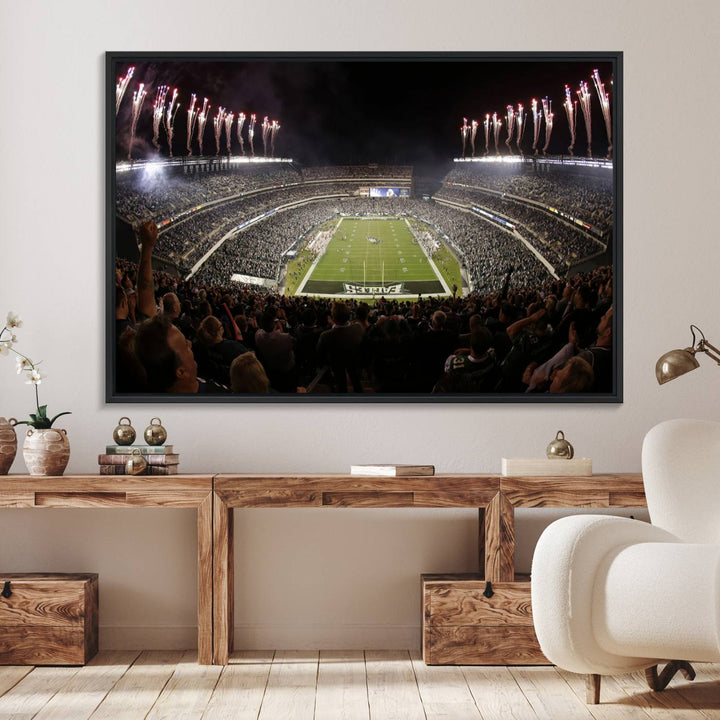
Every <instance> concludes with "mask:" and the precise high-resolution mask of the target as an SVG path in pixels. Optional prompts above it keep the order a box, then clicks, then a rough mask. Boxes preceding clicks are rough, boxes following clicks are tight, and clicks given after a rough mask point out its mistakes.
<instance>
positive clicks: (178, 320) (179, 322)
mask: <svg viewBox="0 0 720 720" xmlns="http://www.w3.org/2000/svg"><path fill="white" fill-rule="evenodd" d="M162 307H163V313H165V315H169V316H170V319H171V320H172V322H173V325H175V326H176V327H177V328H178V329H179V330H180V332H181V333H182V334H183V335H184V336H185V337H186V338H188V339H190V338H192V337H193V335H194V330H193V327H192V323H191V322H190V318H189V317H188V316H187V314H185V313H183V312H182V306H181V304H180V300H179V298H178V296H177V295H176V294H175V293H174V292H167V293H165V294H164V295H163V296H162ZM190 307H191V308H192V305H191V306H190Z"/></svg>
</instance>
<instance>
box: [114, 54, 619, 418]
mask: <svg viewBox="0 0 720 720" xmlns="http://www.w3.org/2000/svg"><path fill="white" fill-rule="evenodd" d="M268 63H271V64H273V65H276V66H283V67H284V68H286V69H287V71H288V72H290V74H291V75H292V72H293V68H299V67H300V65H301V64H302V65H303V66H304V67H305V66H308V65H313V64H317V65H321V64H343V65H345V64H356V65H360V64H363V63H365V64H368V65H372V67H373V69H374V72H375V73H376V75H377V77H378V78H379V79H380V78H383V77H386V76H392V75H393V74H394V72H395V71H396V70H397V68H399V67H401V66H405V67H406V68H407V67H408V66H409V65H408V64H410V66H411V67H412V68H413V69H414V70H416V72H417V78H418V81H417V84H416V85H415V86H413V87H412V88H410V87H399V88H398V93H399V94H400V95H403V94H407V93H410V92H412V93H419V92H423V93H429V94H430V95H431V96H432V93H433V92H434V91H433V83H432V82H428V78H432V79H436V78H437V77H438V76H439V75H440V74H442V71H443V69H444V68H446V67H452V68H453V69H454V68H458V67H461V66H466V67H467V73H468V76H467V77H468V78H470V77H471V76H475V77H476V78H479V77H480V76H482V75H483V72H481V71H483V70H484V69H490V68H493V69H497V68H498V67H505V68H506V69H507V70H508V72H506V73H500V75H501V76H502V78H506V77H507V76H508V74H510V73H509V71H510V70H512V69H513V68H517V69H518V74H519V75H522V78H523V80H522V83H521V84H523V85H526V84H527V82H528V77H527V74H528V73H527V70H528V68H535V69H536V72H537V76H538V86H542V87H544V86H545V85H544V83H546V82H550V80H548V79H547V78H548V77H549V76H550V75H552V73H551V72H550V71H551V70H552V71H553V72H556V71H557V70H558V68H561V67H563V66H564V67H566V69H567V75H568V77H567V81H566V82H567V83H568V84H571V87H572V96H573V97H575V96H576V90H577V88H578V83H579V81H581V80H582V81H585V82H587V83H588V84H589V88H590V92H591V94H592V110H591V112H592V113H593V114H592V115H591V121H590V122H591V127H592V131H593V138H594V139H593V144H592V150H591V145H590V143H587V146H588V151H587V155H591V156H592V158H585V159H583V157H582V155H581V152H582V150H581V146H582V143H583V142H586V141H587V137H586V133H585V131H584V130H583V115H582V114H581V107H579V106H577V105H576V108H575V118H576V120H575V121H576V123H577V124H576V130H575V133H576V138H577V139H576V143H577V147H578V153H577V155H575V156H574V157H573V156H569V155H568V154H567V153H552V152H550V153H549V154H548V156H545V157H544V156H543V155H542V154H539V153H538V154H535V153H534V152H531V149H530V144H529V142H528V141H527V140H525V138H526V137H527V136H524V138H523V141H522V144H523V148H524V157H525V159H526V160H527V161H529V162H532V161H533V158H534V159H535V163H543V162H546V163H547V164H548V166H549V163H550V160H552V159H556V160H557V161H558V166H562V165H563V164H564V165H565V166H566V167H569V166H571V163H574V162H576V161H577V162H578V163H579V164H581V165H583V167H585V166H587V167H589V166H590V162H589V160H590V159H594V161H596V162H597V163H599V164H600V165H602V164H603V163H604V162H606V161H607V158H601V157H600V155H602V153H603V150H602V148H603V146H605V147H608V146H611V149H612V157H611V160H610V161H609V162H611V168H607V167H606V168H605V172H611V174H612V208H611V211H612V219H611V220H610V221H609V229H608V231H607V232H606V234H605V235H604V236H603V239H604V240H605V243H606V252H605V256H604V257H605V265H606V266H607V265H609V266H610V268H611V274H612V307H613V309H614V312H613V330H612V346H611V348H610V354H611V358H612V360H611V386H610V389H609V391H602V392H579V393H572V392H570V393H561V394H553V393H548V392H535V393H532V392H505V391H502V390H501V391H498V392H453V393H446V392H440V393H432V392H426V391H423V392H418V391H409V392H404V391H403V392H396V391H389V392H364V393H353V392H349V393H337V392H321V393H317V392H311V393H295V392H272V393H269V394H255V393H244V394H243V393H240V394H237V393H230V392H222V393H201V394H192V393H164V392H157V391H149V392H142V391H138V390H123V391H121V390H119V389H118V385H117V379H118V364H119V359H118V352H117V343H116V340H117V335H116V316H115V301H116V292H115V286H116V281H117V274H116V260H117V259H118V258H119V257H124V255H123V253H124V252H125V250H126V249H127V248H128V247H130V248H132V246H133V238H135V239H136V236H134V235H133V232H132V225H131V224H130V223H127V222H126V223H124V225H123V226H122V228H121V221H119V220H118V213H117V199H118V195H117V192H118V172H120V170H119V168H120V166H121V164H123V163H124V162H125V159H124V158H122V152H123V149H119V148H122V143H121V142H120V137H121V135H124V136H127V132H128V128H127V122H128V106H129V105H132V94H133V88H134V87H136V83H140V82H142V81H143V79H145V81H146V82H145V86H146V89H147V90H148V95H147V97H146V99H145V104H144V109H141V110H140V114H139V117H138V129H137V130H136V142H138V139H139V140H140V143H141V144H144V145H145V147H146V148H147V147H149V142H148V137H149V129H148V121H149V119H152V118H151V115H152V111H150V114H148V107H149V106H152V97H151V95H150V93H154V92H156V90H157V86H158V85H160V84H162V83H163V82H167V84H168V85H170V86H171V89H170V91H169V92H170V93H171V92H172V85H171V84H172V83H173V79H172V78H168V80H167V81H165V80H164V79H163V77H162V72H161V71H162V70H163V69H167V68H168V67H173V66H176V68H177V69H178V71H179V72H178V73H177V75H182V72H180V71H181V70H182V69H183V68H185V69H186V70H187V68H188V67H192V69H193V72H194V73H195V74H196V75H197V73H198V68H199V69H200V71H202V67H203V65H206V66H207V68H212V72H209V73H208V78H212V80H213V82H216V83H219V82H220V80H219V77H220V76H221V75H222V73H220V74H219V75H218V72H217V68H218V67H222V66H226V67H227V68H228V69H229V68H233V69H234V70H237V71H238V72H239V71H240V70H242V73H240V74H241V75H242V77H243V78H244V80H243V82H249V81H247V78H248V77H249V76H250V77H251V76H252V75H253V73H252V70H253V67H254V65H255V64H257V66H258V67H259V66H260V65H261V64H264V65H267V64H268ZM593 65H601V66H602V67H603V69H604V72H605V73H607V80H608V81H611V82H612V90H611V102H610V107H609V117H610V120H609V122H610V127H611V141H609V138H607V137H606V135H607V133H606V129H605V127H604V126H603V125H602V122H601V120H602V117H603V116H601V115H599V113H600V110H599V109H598V97H599V90H598V94H596V93H595V89H594V88H593V86H592V81H591V78H590V77H588V73H587V68H588V67H590V66H593ZM129 66H134V67H138V68H140V70H141V72H138V73H137V74H136V75H135V76H134V78H133V79H132V81H131V83H130V84H128V86H127V89H126V91H125V95H124V96H122V98H121V102H120V108H121V112H120V113H119V114H118V111H117V107H118V105H117V92H116V91H117V85H118V82H119V79H120V78H122V77H123V76H124V75H126V74H127V68H128V67H129ZM574 68H577V70H578V72H576V73H575V72H572V70H573V69H574ZM581 70H582V75H580V71H581ZM143 73H144V74H145V75H146V76H147V77H145V78H143V77H142V75H143ZM171 74H172V73H171ZM602 79H603V80H606V77H605V76H603V78H602ZM483 82H488V83H490V84H492V78H491V79H490V80H487V79H486V80H483ZM240 84H242V83H240ZM497 84H498V83H495V85H497ZM378 85H379V86H380V85H382V83H381V82H380V81H378ZM500 85H502V83H500ZM608 86H609V85H608ZM218 87H220V86H219V85H218ZM475 87H476V88H479V89H478V91H477V95H478V97H477V100H476V102H475V104H474V105H473V106H472V107H468V108H467V111H466V112H467V113H468V117H471V116H472V114H473V113H475V114H476V116H478V117H481V116H482V113H483V112H485V111H490V110H491V109H493V108H490V107H486V105H487V103H485V104H484V103H483V98H482V95H483V93H482V89H483V88H484V87H485V86H484V85H483V84H482V82H479V81H478V82H477V83H475ZM340 90H341V88H332V91H333V92H334V93H337V92H339V91H340ZM181 92H183V93H184V94H186V95H187V94H189V93H190V92H197V94H198V96H200V95H201V93H203V92H205V90H203V89H202V88H191V87H188V88H182V90H181ZM240 92H242V90H241V91H240ZM493 92H494V93H495V97H499V96H500V94H502V92H503V90H502V87H501V88H500V89H498V87H494V89H493ZM553 92H554V91H553ZM471 94H472V93H468V97H469V96H470V95H471ZM519 94H520V93H519V92H514V91H513V89H512V88H511V87H508V88H507V101H506V102H507V104H508V105H513V104H515V103H517V102H518V101H521V100H526V101H528V102H529V100H530V98H529V97H528V98H525V97H524V96H523V97H522V98H519V97H517V96H518V95H519ZM260 95H262V93H260ZM550 99H551V100H552V101H553V104H554V107H553V110H554V115H555V118H557V119H558V120H559V121H560V122H558V123H557V124H558V125H559V126H561V127H564V130H563V132H565V133H566V134H567V133H568V129H569V125H568V123H569V118H568V117H567V116H563V110H562V107H561V103H562V99H563V87H559V88H558V91H557V93H556V96H555V97H553V98H550ZM168 100H169V93H168ZM220 102H224V101H223V100H220ZM467 104H469V105H470V104H472V103H470V102H468V103H467ZM496 106H497V103H496ZM525 107H526V108H527V107H528V106H527V105H526V106H525ZM622 108H623V53H622V52H621V51H598V52H593V51H591V52H493V53H490V52H487V53H486V52H447V53H445V52H443V53H439V52H411V53H406V52H356V53H342V52H302V53H296V52H293V53H290V52H255V53H239V52H238V53H235V52H202V53H197V52H107V53H106V102H105V111H106V148H107V152H106V257H107V261H106V273H107V274H106V383H105V398H106V401H107V402H109V403H117V402H130V403H135V402H153V403H155V402H171V403H175V402H180V403H197V402H200V403H227V402H253V403H254V402H260V403H263V402H269V403H277V402H280V403H297V402H299V403H314V402H323V403H324V402H342V403H348V402H349V403H353V402H379V403H383V402H413V403H417V402H420V403H431V404H433V403H448V402H450V403H457V402H472V403H478V402H480V403H485V402H491V403H496V402H501V403H530V404H535V403H550V404H552V403H558V402H559V403H588V402H590V403H621V402H622V400H623V373H622V338H623V279H622V269H623V252H622V248H623V238H622V225H623V223H622V220H623V203H622V197H623V189H622V178H623V132H622ZM495 109H496V110H497V111H500V110H502V107H500V106H497V107H496V108H495ZM268 110H270V111H272V108H268ZM257 111H258V116H261V115H262V114H263V113H264V112H265V111H266V110H265V109H260V108H257ZM443 112H444V111H443V110H442V108H440V109H439V110H438V113H439V115H438V117H439V118H440V117H441V115H440V114H442V113H443ZM447 112H448V113H450V122H451V124H455V127H456V128H457V125H456V121H457V120H462V118H461V117H460V116H459V115H458V113H457V112H456V111H455V110H454V109H449V110H448V111H447ZM516 117H517V116H516ZM177 118H178V120H179V119H180V117H179V115H178V116H177ZM441 120H442V121H443V122H445V121H447V117H444V116H443V117H441ZM162 122H164V120H161V123H162ZM281 122H282V120H281ZM606 122H607V120H606ZM209 124H210V125H211V124H212V123H211V122H210V123H209ZM525 125H526V130H527V131H531V123H530V120H529V111H528V115H526V121H525ZM541 129H542V128H541ZM554 130H555V131H556V132H559V130H558V128H557V127H556V128H555V129H554ZM368 131H369V132H372V128H370V129H369V130H368ZM378 131H383V128H382V127H379V128H378ZM383 132H384V131H383ZM455 132H456V139H455V141H454V142H455V145H456V147H457V148H458V150H457V152H455V153H454V154H453V155H451V156H449V157H448V158H447V161H448V162H450V161H452V160H455V161H458V162H459V161H461V160H463V158H461V157H459V156H460V155H461V152H460V147H461V139H462V130H461V132H460V134H457V130H455ZM467 132H468V131H466V136H465V138H466V139H467V137H468V135H467ZM283 133H284V134H286V135H292V136H293V137H294V138H295V139H297V138H298V137H301V133H300V131H299V130H298V129H297V128H296V129H295V132H293V133H291V132H290V131H289V130H286V129H285V128H284V127H283V131H282V133H281V134H280V135H279V136H278V137H282V135H283ZM221 134H222V129H221ZM479 136H480V132H478V137H479ZM486 137H487V136H486ZM206 138H207V141H208V142H209V143H210V144H212V127H210V129H209V130H208V129H207V128H206ZM186 139H187V138H186ZM273 139H274V138H273ZM491 140H492V133H491ZM190 141H191V142H192V135H191V137H190ZM219 142H220V141H219V140H218V143H219ZM502 142H504V136H503V139H502V140H501V143H500V144H502ZM553 142H554V143H555V144H557V143H556V141H555V140H553ZM165 144H166V145H167V138H165ZM510 144H512V139H511V143H510ZM540 144H542V140H541V143H540ZM465 147H466V146H465V144H463V145H462V148H463V149H465ZM497 147H498V141H497V137H496V138H495V148H496V149H497ZM133 148H134V143H133V141H132V140H131V141H130V151H131V152H133ZM485 148H486V151H487V149H488V145H487V142H486V144H485ZM596 148H600V151H599V152H598V150H597V149H596ZM538 149H539V147H538ZM508 150H510V151H511V150H512V148H511V147H510V145H508ZM517 151H518V155H521V154H522V153H520V151H519V147H517ZM145 152H146V153H147V158H149V157H151V155H152V151H147V150H146V151H145ZM166 152H167V148H164V150H163V149H161V150H160V151H159V153H160V155H163V153H166ZM140 154H142V153H140ZM280 154H284V155H287V156H292V155H293V151H292V148H289V149H288V152H286V153H285V152H281V153H280ZM479 154H480V153H479V152H478V156H479ZM500 154H501V155H502V151H501V153H500ZM608 154H609V150H608ZM203 158H205V159H206V160H207V163H208V165H212V164H213V162H218V159H217V158H216V157H214V156H211V155H209V156H197V155H196V156H194V157H193V160H196V161H201V162H202V160H203ZM221 159H222V155H221V156H220V160H221ZM583 160H584V161H585V162H584V164H583V163H581V161H583ZM464 161H465V162H470V161H471V158H468V157H467V156H466V157H465V159H464ZM227 162H228V166H229V163H230V159H229V158H228V160H227ZM142 163H144V164H145V165H149V164H150V163H149V162H146V159H145V158H141V157H133V160H132V162H131V166H132V167H134V168H136V167H140V165H141V164H142ZM173 163H174V164H173V165H171V166H170V168H171V170H170V171H173V172H182V166H183V160H182V155H180V157H179V158H178V159H177V160H175V161H173ZM328 164H329V163H328ZM336 164H337V165H338V166H343V167H344V166H345V165H352V164H353V163H351V162H348V163H342V162H339V163H336ZM358 164H365V162H362V163H358ZM397 164H405V162H404V161H402V162H398V163H397ZM296 165H297V162H296ZM306 167H310V165H308V166H306ZM458 167H461V166H458ZM536 167H539V165H538V164H536ZM170 171H168V172H170ZM583 171H584V170H583ZM130 172H136V171H135V170H130ZM364 182H365V184H368V182H372V179H371V180H370V181H368V180H367V178H365V181H364ZM376 184H377V182H376ZM498 195H500V193H498ZM502 197H504V195H502ZM536 204H537V203H536ZM545 205H546V207H545V208H544V210H543V212H544V214H545V215H547V214H548V211H549V206H548V204H547V203H546V204H545ZM552 211H553V212H554V213H555V214H556V216H559V215H564V219H562V220H560V219H558V222H561V221H562V222H564V224H565V225H568V224H572V223H573V222H574V223H576V224H578V225H579V224H581V222H580V221H582V220H583V218H581V217H579V216H578V217H577V218H575V217H572V216H571V215H569V214H568V213H563V211H562V209H560V211H559V212H558V208H552ZM501 217H504V216H502V215H501ZM155 219H156V220H162V219H163V218H161V217H159V216H158V217H156V218H155ZM495 219H496V220H497V217H496V218H495ZM511 219H512V218H511ZM171 225H172V223H171ZM586 227H589V225H588V226H586ZM135 249H136V251H137V246H135ZM460 264H461V266H462V263H460ZM574 267H575V266H571V267H570V268H569V269H570V270H572V269H573V268H574ZM438 277H439V276H438ZM383 285H385V283H384V279H383ZM383 289H384V288H383ZM462 290H463V288H460V292H462Z"/></svg>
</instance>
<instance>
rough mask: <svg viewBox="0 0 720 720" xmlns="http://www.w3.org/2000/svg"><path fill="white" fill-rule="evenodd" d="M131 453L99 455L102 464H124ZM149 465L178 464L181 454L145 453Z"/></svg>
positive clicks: (144, 457) (144, 456)
mask: <svg viewBox="0 0 720 720" xmlns="http://www.w3.org/2000/svg"><path fill="white" fill-rule="evenodd" d="M129 457H130V456H129V455H98V463H99V464H100V465H122V466H125V463H126V462H127V461H128V458H129ZM143 459H144V460H145V462H146V463H147V464H148V465H177V464H178V463H179V462H180V455H179V454H177V453H174V454H172V455H143Z"/></svg>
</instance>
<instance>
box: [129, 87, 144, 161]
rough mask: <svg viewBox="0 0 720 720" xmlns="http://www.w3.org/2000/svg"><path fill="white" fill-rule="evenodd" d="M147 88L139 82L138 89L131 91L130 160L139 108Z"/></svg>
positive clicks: (130, 158)
mask: <svg viewBox="0 0 720 720" xmlns="http://www.w3.org/2000/svg"><path fill="white" fill-rule="evenodd" d="M146 95H147V90H145V85H144V83H140V85H139V87H138V89H137V90H136V91H135V92H134V93H133V104H132V121H131V123H130V144H129V145H128V160H132V146H133V143H134V142H135V130H136V129H137V124H138V118H139V117H140V110H141V109H142V104H143V102H144V101H145V96H146Z"/></svg>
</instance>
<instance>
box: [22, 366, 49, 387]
mask: <svg viewBox="0 0 720 720" xmlns="http://www.w3.org/2000/svg"><path fill="white" fill-rule="evenodd" d="M46 377H47V375H46V374H45V373H44V372H42V371H41V370H38V369H37V368H33V369H32V370H29V371H28V373H27V380H26V381H25V384H26V385H39V384H40V383H41V382H42V381H43V380H44V379H45V378H46Z"/></svg>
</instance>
